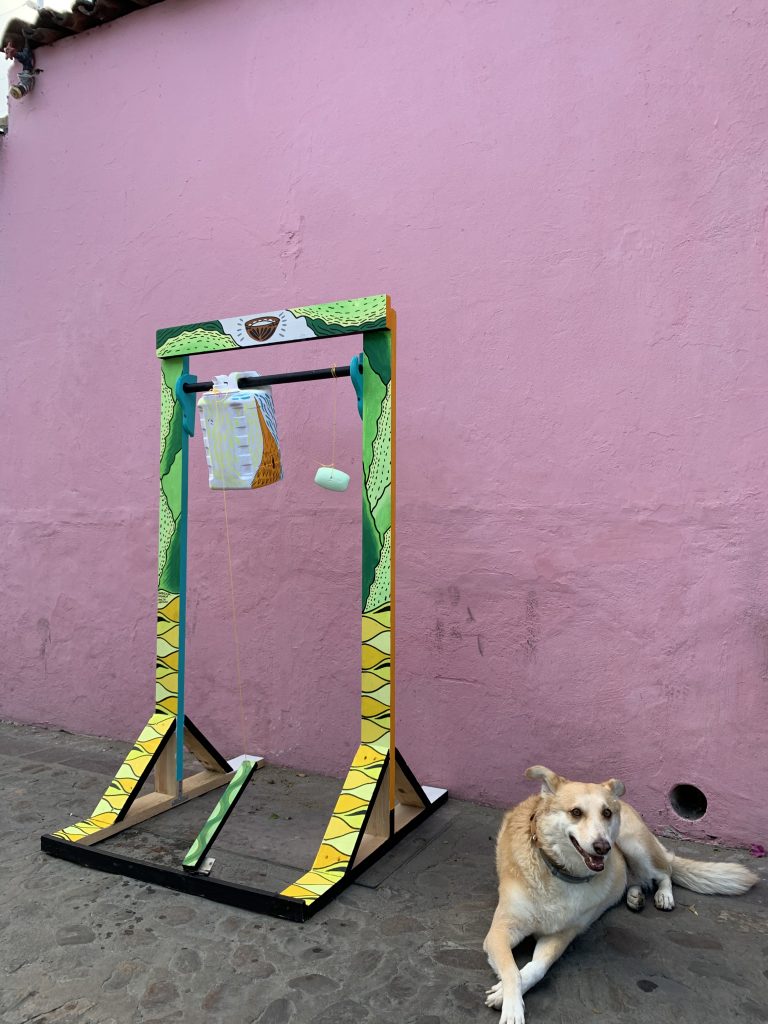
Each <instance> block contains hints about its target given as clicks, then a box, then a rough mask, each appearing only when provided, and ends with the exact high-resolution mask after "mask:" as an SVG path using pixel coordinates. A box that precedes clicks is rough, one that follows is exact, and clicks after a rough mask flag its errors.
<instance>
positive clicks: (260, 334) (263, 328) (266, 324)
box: [244, 316, 280, 341]
mask: <svg viewBox="0 0 768 1024" xmlns="http://www.w3.org/2000/svg"><path fill="white" fill-rule="evenodd" d="M279 323H280V318H279V317H277V316H257V317H254V318H253V320H246V321H245V325H244V326H245V330H246V333H247V334H248V337H249V338H253V340H254V341H268V340H269V339H270V338H271V337H272V335H273V334H274V333H275V331H276V330H277V327H278V324H279Z"/></svg>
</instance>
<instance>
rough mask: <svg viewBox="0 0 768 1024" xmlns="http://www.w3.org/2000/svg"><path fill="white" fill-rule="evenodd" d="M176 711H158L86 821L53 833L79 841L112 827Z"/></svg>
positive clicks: (172, 721)
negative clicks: (171, 713) (170, 713)
mask: <svg viewBox="0 0 768 1024" xmlns="http://www.w3.org/2000/svg"><path fill="white" fill-rule="evenodd" d="M174 721H175V719H174V716H173V715H169V714H165V713H161V714H154V715H153V716H152V717H151V718H150V720H149V722H147V724H146V726H145V727H144V729H143V730H142V732H141V734H140V736H139V738H138V739H137V740H136V742H135V743H134V745H133V747H132V748H131V750H130V752H129V753H128V756H127V757H126V759H125V761H123V763H122V764H121V765H120V767H119V768H118V770H117V775H115V777H114V779H113V780H112V782H110V784H109V786H107V789H106V791H105V793H104V796H103V797H102V798H101V800H99V802H98V804H97V805H96V807H95V808H94V810H93V814H92V815H91V816H90V817H89V818H86V819H85V821H79V822H78V823H77V824H76V825H69V826H67V827H66V828H62V829H59V831H58V832H54V833H53V834H54V835H55V836H56V837H57V839H68V840H70V842H73V843H76V842H78V841H79V840H80V839H85V838H86V837H87V836H92V835H93V834H94V833H95V832H99V831H101V829H103V828H109V826H110V825H114V824H115V822H116V821H117V817H118V815H119V813H120V811H122V809H123V807H124V806H125V803H126V801H127V800H128V798H129V796H130V795H131V794H132V793H133V791H134V789H135V788H136V786H137V785H138V784H139V781H140V780H141V776H142V775H143V773H144V772H145V771H146V769H147V768H148V767H149V765H150V764H151V763H152V760H153V759H154V757H155V755H156V753H157V749H158V747H159V746H160V743H161V742H162V739H163V737H164V736H165V735H166V734H167V732H168V730H169V729H170V728H171V726H172V725H173V723H174Z"/></svg>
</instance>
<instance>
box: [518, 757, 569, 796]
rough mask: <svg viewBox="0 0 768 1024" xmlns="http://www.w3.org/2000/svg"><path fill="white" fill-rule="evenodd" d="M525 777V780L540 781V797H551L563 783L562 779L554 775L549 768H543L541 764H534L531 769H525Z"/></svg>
mask: <svg viewBox="0 0 768 1024" xmlns="http://www.w3.org/2000/svg"><path fill="white" fill-rule="evenodd" d="M525 777H526V778H527V779H541V795H542V796H551V795H552V794H553V793H555V792H556V791H557V787H558V786H562V784H563V783H564V782H565V779H564V778H562V777H561V776H560V775H556V774H555V772H553V771H551V770H550V769H549V768H545V767H544V765H543V764H535V765H533V767H531V768H526V769H525Z"/></svg>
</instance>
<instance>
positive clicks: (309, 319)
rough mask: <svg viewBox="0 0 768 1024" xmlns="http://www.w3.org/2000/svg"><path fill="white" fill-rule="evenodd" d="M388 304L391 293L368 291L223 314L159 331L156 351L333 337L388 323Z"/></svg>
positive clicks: (180, 352)
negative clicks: (337, 298) (271, 309)
mask: <svg viewBox="0 0 768 1024" xmlns="http://www.w3.org/2000/svg"><path fill="white" fill-rule="evenodd" d="M389 320H390V305H389V296H387V295H369V296H367V297H365V298H362V299H344V300H342V301H340V302H325V303H321V304H320V305H316V306H295V307H294V308H293V309H279V310H276V311H274V312H271V313H248V314H246V315H244V316H235V317H222V318H221V319H220V320H206V321H202V322H200V323H195V324H182V325H181V326H179V327H164V328H162V329H161V330H159V331H158V332H157V337H156V344H157V355H158V356H159V357H160V358H161V359H174V358H177V357H180V356H189V355H196V354H198V353H200V352H223V351H226V350H227V349H239V348H254V347H259V346H261V345H281V344H285V343H287V342H291V341H308V340H310V339H311V338H335V337H340V336H343V335H345V334H362V333H364V332H366V331H378V330H383V329H384V328H386V327H388V326H389Z"/></svg>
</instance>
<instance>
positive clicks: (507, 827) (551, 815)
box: [483, 765, 758, 1024]
mask: <svg viewBox="0 0 768 1024" xmlns="http://www.w3.org/2000/svg"><path fill="white" fill-rule="evenodd" d="M525 774H526V775H527V777H528V778H529V779H539V780H541V793H540V794H539V795H537V796H530V797H528V799H527V800H524V801H523V802H522V803H521V804H518V805H517V807H514V808H513V809H512V810H511V811H508V812H507V814H506V815H505V817H504V821H503V822H502V826H501V831H500V832H499V837H498V840H497V843H496V868H497V871H498V875H499V905H498V907H497V908H496V913H495V914H494V915H493V922H492V924H491V929H490V931H489V932H488V935H487V936H486V939H485V942H484V944H483V948H484V949H485V952H486V953H487V954H488V960H489V961H490V964H491V967H492V968H493V969H494V971H495V972H496V974H497V975H498V977H499V978H500V981H498V982H497V984H496V985H494V986H493V988H492V989H489V990H488V993H487V998H486V1005H488V1006H490V1007H492V1008H493V1009H496V1010H498V1009H500V1010H501V1022H500V1024H523V1022H524V1020H525V1010H524V1007H523V994H524V993H525V992H527V991H528V989H529V988H531V987H532V986H533V985H535V984H536V983H537V982H539V981H541V979H542V978H543V977H544V975H545V974H546V973H547V971H548V970H549V968H550V967H551V966H552V964H553V963H554V962H555V960H557V958H558V957H559V956H561V955H562V953H563V952H564V951H565V949H566V947H567V946H568V944H569V943H570V942H571V941H572V940H573V939H574V938H575V937H576V936H577V935H579V934H580V933H581V932H583V931H585V930H586V929H587V928H588V927H589V926H590V925H591V924H592V922H593V921H596V920H597V918H598V917H600V915H601V914H603V913H604V912H605V911H606V910H608V908H609V907H612V906H614V904H616V903H618V902H619V900H620V899H621V897H622V896H623V895H624V893H625V891H626V894H627V906H629V907H630V909H632V910H640V909H642V906H643V903H644V895H643V891H644V890H645V889H651V888H653V886H654V885H655V886H656V893H655V895H654V897H653V901H654V903H655V904H656V906H657V907H658V908H659V910H672V909H673V907H674V905H675V901H674V898H673V896H672V883H673V882H675V883H677V885H682V886H684V887H685V888H686V889H693V890H694V892H703V893H721V894H723V895H727V896H735V895H738V894H739V893H743V892H746V891H747V889H749V888H750V887H751V886H753V885H754V884H755V882H757V880H758V878H757V875H755V874H753V873H752V872H751V871H749V870H748V869H747V868H745V867H742V865H741V864H713V863H703V862H701V861H694V860H686V859H685V858H684V857H677V856H676V855H675V854H673V853H670V852H669V850H666V849H665V848H664V847H663V846H662V845H661V843H660V842H659V841H658V839H656V837H655V836H653V835H652V834H651V832H650V831H649V830H648V829H647V828H646V826H645V824H644V823H643V820H642V818H641V817H640V815H639V814H638V813H637V811H635V810H633V808H632V807H630V806H629V804H625V803H623V802H622V801H621V800H620V799H619V798H620V797H621V796H623V795H624V786H623V785H622V783H621V782H619V781H618V780H617V779H609V780H608V782H603V783H586V782H570V781H569V780H567V779H564V778H561V776H559V775H556V774H555V773H554V772H553V771H550V770H549V768H544V767H542V766H541V765H536V766H535V767H533V768H529V769H528V770H527V771H526V773H525ZM628 876H631V877H632V880H633V884H632V885H630V886H629V888H628V889H627V882H628ZM527 935H533V936H534V937H535V938H536V947H535V950H534V953H533V959H532V960H531V962H530V963H528V964H526V965H525V967H523V969H522V970H518V968H517V965H516V963H515V959H514V957H513V956H512V947H513V946H516V945H517V943H518V942H520V941H521V940H522V939H524V938H525V937H526V936H527Z"/></svg>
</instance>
